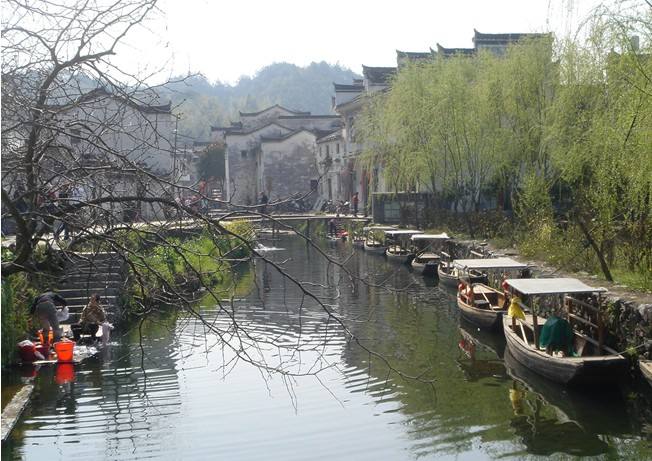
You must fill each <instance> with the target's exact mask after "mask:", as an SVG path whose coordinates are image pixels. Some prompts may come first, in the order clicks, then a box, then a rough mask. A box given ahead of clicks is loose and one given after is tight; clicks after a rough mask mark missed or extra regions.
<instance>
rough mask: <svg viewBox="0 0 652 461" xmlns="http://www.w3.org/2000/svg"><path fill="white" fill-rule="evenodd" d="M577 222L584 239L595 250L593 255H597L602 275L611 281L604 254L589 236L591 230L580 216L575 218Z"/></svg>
mask: <svg viewBox="0 0 652 461" xmlns="http://www.w3.org/2000/svg"><path fill="white" fill-rule="evenodd" d="M577 224H579V226H580V229H581V230H582V233H583V234H584V237H586V240H587V241H588V242H589V245H591V248H593V251H594V252H595V255H596V256H597V257H598V261H600V268H601V269H602V273H603V274H604V277H605V278H606V279H607V280H608V281H609V282H613V281H614V279H613V277H612V276H611V271H610V270H609V265H608V264H607V260H606V259H605V255H604V253H603V252H602V250H601V249H600V246H599V245H598V244H597V242H596V241H595V240H594V239H593V237H592V236H591V232H590V231H589V228H588V227H587V225H586V223H585V222H584V221H583V220H582V218H580V217H578V218H577Z"/></svg>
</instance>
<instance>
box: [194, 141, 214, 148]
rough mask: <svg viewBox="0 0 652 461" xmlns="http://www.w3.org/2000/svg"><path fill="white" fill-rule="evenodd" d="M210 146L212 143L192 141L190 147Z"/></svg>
mask: <svg viewBox="0 0 652 461" xmlns="http://www.w3.org/2000/svg"><path fill="white" fill-rule="evenodd" d="M211 144H213V142H212V141H193V142H192V145H193V146H194V147H204V146H210V145H211Z"/></svg>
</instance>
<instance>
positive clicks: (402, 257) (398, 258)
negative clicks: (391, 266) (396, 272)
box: [385, 250, 412, 264]
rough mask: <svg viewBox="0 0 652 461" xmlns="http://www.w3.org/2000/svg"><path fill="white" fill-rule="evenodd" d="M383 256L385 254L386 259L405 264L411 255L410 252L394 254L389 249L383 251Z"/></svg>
mask: <svg viewBox="0 0 652 461" xmlns="http://www.w3.org/2000/svg"><path fill="white" fill-rule="evenodd" d="M385 256H387V260H388V261H392V262H395V263H397V264H406V263H407V262H408V261H409V260H410V258H411V257H412V255H411V254H396V253H392V252H390V251H389V250H386V251H385Z"/></svg>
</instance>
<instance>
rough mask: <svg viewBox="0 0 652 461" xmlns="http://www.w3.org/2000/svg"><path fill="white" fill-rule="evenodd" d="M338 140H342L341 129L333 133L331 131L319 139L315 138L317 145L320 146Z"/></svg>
mask: <svg viewBox="0 0 652 461" xmlns="http://www.w3.org/2000/svg"><path fill="white" fill-rule="evenodd" d="M339 139H342V129H341V128H340V129H337V130H335V131H332V132H330V133H326V134H325V135H323V136H321V137H320V138H317V144H321V143H323V142H330V141H337V140H339Z"/></svg>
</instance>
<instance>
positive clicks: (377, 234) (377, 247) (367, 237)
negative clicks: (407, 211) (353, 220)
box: [362, 225, 396, 254]
mask: <svg viewBox="0 0 652 461" xmlns="http://www.w3.org/2000/svg"><path fill="white" fill-rule="evenodd" d="M395 229H396V227H394V226H378V225H376V226H365V227H363V228H362V232H363V234H364V245H363V246H364V249H365V251H368V252H370V253H375V254H384V253H385V249H386V248H387V246H386V245H385V231H389V230H395Z"/></svg>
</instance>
